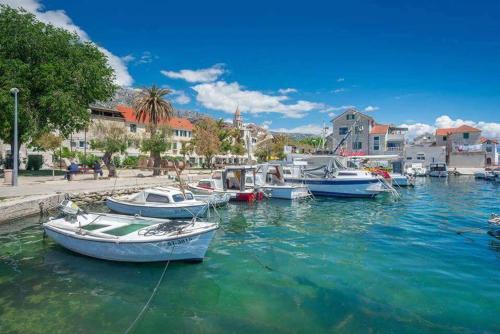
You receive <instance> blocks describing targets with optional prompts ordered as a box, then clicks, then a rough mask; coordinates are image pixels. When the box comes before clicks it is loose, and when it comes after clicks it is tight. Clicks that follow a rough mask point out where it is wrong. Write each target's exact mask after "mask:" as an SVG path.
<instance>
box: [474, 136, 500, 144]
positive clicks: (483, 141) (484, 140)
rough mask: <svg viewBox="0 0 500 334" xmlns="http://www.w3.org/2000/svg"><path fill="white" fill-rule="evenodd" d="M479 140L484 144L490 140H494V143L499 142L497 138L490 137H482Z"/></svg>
mask: <svg viewBox="0 0 500 334" xmlns="http://www.w3.org/2000/svg"><path fill="white" fill-rule="evenodd" d="M479 141H480V142H481V144H484V143H486V142H488V141H490V142H492V143H493V144H498V142H497V140H496V139H489V138H486V137H481V138H479Z"/></svg>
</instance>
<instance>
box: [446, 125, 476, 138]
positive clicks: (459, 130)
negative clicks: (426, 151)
mask: <svg viewBox="0 0 500 334" xmlns="http://www.w3.org/2000/svg"><path fill="white" fill-rule="evenodd" d="M463 132H481V130H479V129H476V128H473V127H472V126H469V125H465V124H464V125H460V126H459V127H458V128H441V129H437V130H436V136H447V135H449V134H453V133H463Z"/></svg>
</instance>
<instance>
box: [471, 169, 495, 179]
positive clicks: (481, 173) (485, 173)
mask: <svg viewBox="0 0 500 334" xmlns="http://www.w3.org/2000/svg"><path fill="white" fill-rule="evenodd" d="M494 176H495V175H494V173H493V172H492V171H490V170H486V169H481V170H478V171H476V172H474V178H476V179H485V180H487V179H493V178H494Z"/></svg>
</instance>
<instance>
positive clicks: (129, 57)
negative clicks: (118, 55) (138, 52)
mask: <svg viewBox="0 0 500 334" xmlns="http://www.w3.org/2000/svg"><path fill="white" fill-rule="evenodd" d="M122 60H123V61H124V62H125V63H127V64H128V63H130V62H133V61H134V60H135V57H134V55H133V54H129V55H126V56H123V57H122Z"/></svg>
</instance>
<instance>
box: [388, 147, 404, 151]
mask: <svg viewBox="0 0 500 334" xmlns="http://www.w3.org/2000/svg"><path fill="white" fill-rule="evenodd" d="M402 150H403V146H392V147H387V149H386V151H391V152H400V151H402Z"/></svg>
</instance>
